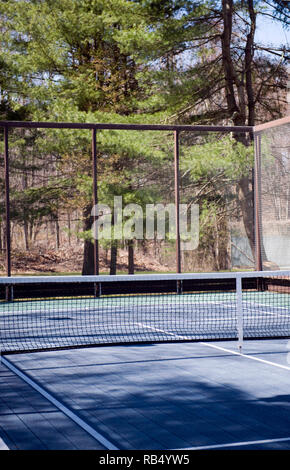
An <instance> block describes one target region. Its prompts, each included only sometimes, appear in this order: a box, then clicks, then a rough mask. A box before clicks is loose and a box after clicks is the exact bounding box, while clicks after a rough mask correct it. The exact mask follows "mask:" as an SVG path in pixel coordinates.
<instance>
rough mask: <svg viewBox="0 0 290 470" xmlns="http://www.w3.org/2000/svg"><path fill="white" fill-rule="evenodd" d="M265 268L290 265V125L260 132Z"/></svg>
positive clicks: (260, 201) (262, 242)
mask: <svg viewBox="0 0 290 470" xmlns="http://www.w3.org/2000/svg"><path fill="white" fill-rule="evenodd" d="M259 139H260V142H259V144H260V155H259V160H260V165H259V166H260V172H259V173H260V174H259V179H260V180H259V186H260V191H259V192H260V200H259V201H258V206H259V219H260V237H261V255H262V266H263V269H264V270H267V269H288V268H289V266H290V122H289V123H286V124H284V125H280V126H275V127H272V128H269V129H266V130H264V131H261V132H260V133H259Z"/></svg>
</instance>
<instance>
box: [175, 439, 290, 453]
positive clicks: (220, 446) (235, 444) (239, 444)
mask: <svg viewBox="0 0 290 470" xmlns="http://www.w3.org/2000/svg"><path fill="white" fill-rule="evenodd" d="M287 441H290V437H282V438H279V439H261V440H260V441H244V442H230V443H228V444H214V445H208V446H196V447H186V448H185V449H175V450H210V449H223V448H225V447H242V446H249V445H250V446H251V445H255V444H275V443H276V442H287Z"/></svg>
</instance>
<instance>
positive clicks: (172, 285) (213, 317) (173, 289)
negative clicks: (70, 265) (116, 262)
mask: <svg viewBox="0 0 290 470" xmlns="http://www.w3.org/2000/svg"><path fill="white" fill-rule="evenodd" d="M0 296H1V303H0V320H1V351H2V353H16V352H24V351H41V350H47V349H58V348H59V349H65V348H76V347H88V346H95V345H104V344H123V343H124V344H128V343H152V342H170V341H175V342H177V341H205V340H207V341H209V340H239V341H240V342H241V341H242V340H243V338H247V339H249V338H273V337H276V338H277V337H288V336H290V271H283V272H282V271H280V272H263V273H259V272H256V273H253V272H246V273H222V274H221V273H210V274H205V273H202V274H201V273H199V274H163V275H157V274H154V275H134V276H132V275H131V276H129V275H122V276H81V277H77V276H65V277H24V278H21V277H16V278H0Z"/></svg>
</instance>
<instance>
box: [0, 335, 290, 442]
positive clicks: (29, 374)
mask: <svg viewBox="0 0 290 470" xmlns="http://www.w3.org/2000/svg"><path fill="white" fill-rule="evenodd" d="M7 361H8V362H7ZM16 373H17V374H16ZM289 410H290V343H289V341H288V340H287V339H283V340H278V339H276V340H258V341H255V340H253V341H245V343H244V348H243V355H240V354H239V353H238V349H237V342H236V341H226V342H208V343H178V344H173V343H171V344H169V343H164V344H150V345H122V346H101V347H94V348H88V349H85V348H84V349H75V350H69V351H45V352H34V353H27V354H16V355H8V356H4V359H3V361H2V364H1V367H0V438H1V439H0V448H3V449H4V448H9V449H35V450H37V449H119V450H143V449H150V450H155V449H159V450H160V449H161V450H168V449H174V450H177V449H178V450H179V449H181V450H186V449H193V450H194V449H196V450H209V449H221V450H233V449H238V450H246V449H247V450H249V449H251V450H252V449H258V450H266V449H267V450H269V449H273V450H276V449H283V450H286V449H287V450H289V449H290V413H289ZM1 446H2V447H1Z"/></svg>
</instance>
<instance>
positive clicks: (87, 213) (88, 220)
mask: <svg viewBox="0 0 290 470" xmlns="http://www.w3.org/2000/svg"><path fill="white" fill-rule="evenodd" d="M91 211H92V207H91V206H87V207H86V208H85V209H84V211H83V220H84V222H83V230H84V231H85V232H87V231H89V230H91V228H92V223H93V218H92V216H91ZM82 274H83V275H91V274H94V245H93V243H92V242H91V240H90V239H88V238H87V237H86V238H85V241H84V258H83V268H82Z"/></svg>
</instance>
